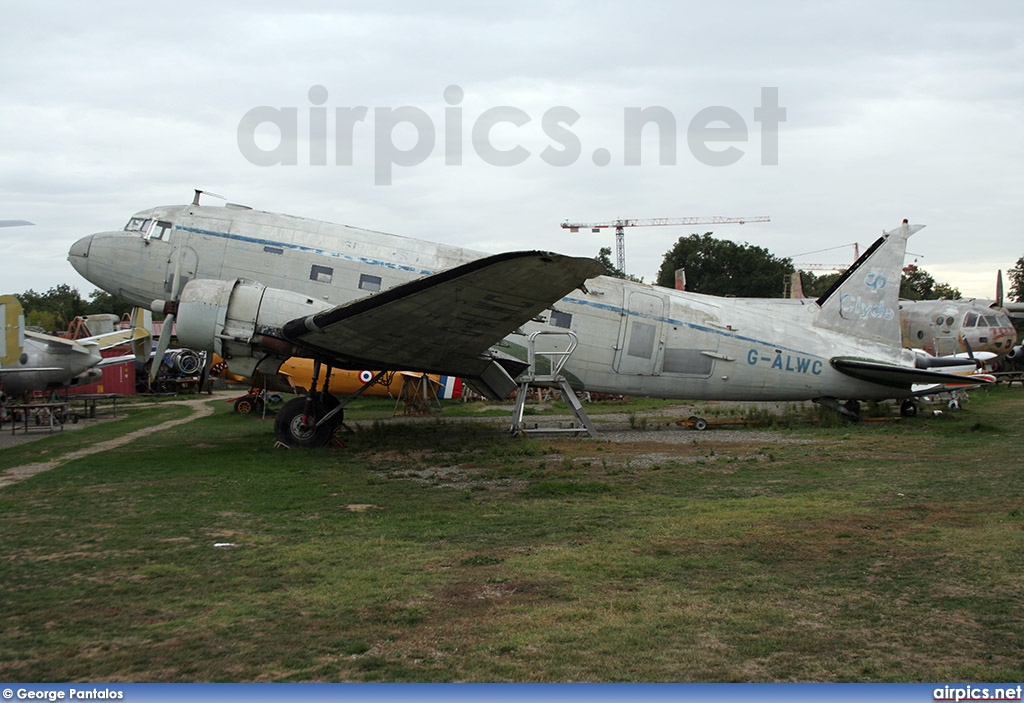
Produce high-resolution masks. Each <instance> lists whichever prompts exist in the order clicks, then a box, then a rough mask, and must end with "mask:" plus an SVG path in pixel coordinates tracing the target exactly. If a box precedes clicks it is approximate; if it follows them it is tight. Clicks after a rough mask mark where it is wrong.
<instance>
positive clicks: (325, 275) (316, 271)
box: [309, 264, 334, 283]
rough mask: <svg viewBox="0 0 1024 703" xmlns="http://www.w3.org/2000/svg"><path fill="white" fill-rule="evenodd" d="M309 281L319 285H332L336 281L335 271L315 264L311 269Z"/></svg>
mask: <svg viewBox="0 0 1024 703" xmlns="http://www.w3.org/2000/svg"><path fill="white" fill-rule="evenodd" d="M309 280H311V281H316V282H317V283H330V282H331V281H332V280H334V269H332V268H331V267H330V266H318V265H317V264H313V266H312V268H310V269H309Z"/></svg>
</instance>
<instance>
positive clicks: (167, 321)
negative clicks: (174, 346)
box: [149, 313, 174, 383]
mask: <svg viewBox="0 0 1024 703" xmlns="http://www.w3.org/2000/svg"><path fill="white" fill-rule="evenodd" d="M173 330H174V313H171V314H169V315H167V317H165V318H164V326H163V328H162V329H161V330H160V341H159V342H157V345H156V351H155V352H153V361H152V363H151V364H150V365H149V382H150V383H153V381H155V380H156V375H157V374H158V373H159V372H160V364H162V363H163V360H164V354H166V353H167V347H169V346H171V332H172V331H173Z"/></svg>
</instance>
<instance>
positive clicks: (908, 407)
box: [900, 400, 917, 417]
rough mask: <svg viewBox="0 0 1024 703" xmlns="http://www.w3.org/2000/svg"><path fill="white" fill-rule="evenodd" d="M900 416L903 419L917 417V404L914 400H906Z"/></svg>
mask: <svg viewBox="0 0 1024 703" xmlns="http://www.w3.org/2000/svg"><path fill="white" fill-rule="evenodd" d="M900 415H902V416H903V417H917V403H915V402H914V401H912V400H904V401H903V402H902V403H900Z"/></svg>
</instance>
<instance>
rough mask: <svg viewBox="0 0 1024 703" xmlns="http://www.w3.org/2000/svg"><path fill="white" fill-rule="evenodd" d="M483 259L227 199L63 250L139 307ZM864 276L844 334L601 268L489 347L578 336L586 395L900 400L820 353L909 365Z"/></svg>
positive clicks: (338, 284)
mask: <svg viewBox="0 0 1024 703" xmlns="http://www.w3.org/2000/svg"><path fill="white" fill-rule="evenodd" d="M483 256H484V254H483V253H481V252H475V251H471V250H467V249H462V248H458V247H453V246H447V245H444V244H438V243H433V242H428V241H423V240H417V239H411V238H408V237H401V236H397V235H393V234H386V233H382V232H374V231H371V230H365V229H360V228H356V227H349V226H344V225H337V224H332V223H328V222H321V221H317V220H310V219H304V218H298V217H291V216H287V215H280V214H273V213H266V212H260V211H255V210H250V209H248V208H241V207H240V206H227V207H211V206H200V205H186V206H169V207H159V208H153V209H150V210H144V211H141V212H139V213H137V214H136V215H134V216H133V217H132V218H131V220H130V222H129V225H128V226H127V227H126V228H125V230H121V231H116V232H103V233H98V234H94V235H90V236H88V237H85V238H83V239H81V240H79V241H78V242H76V243H75V244H74V245H73V246H72V248H71V251H70V256H69V259H70V261H71V262H72V264H73V265H74V267H75V269H76V270H78V272H79V273H80V274H81V275H82V276H84V277H85V278H86V279H88V280H89V281H91V282H92V283H94V284H95V285H97V286H98V287H100V288H102V289H103V290H105V291H108V292H110V293H114V294H118V295H121V296H122V297H124V298H126V299H128V300H130V301H132V302H133V303H136V304H139V305H148V304H150V303H151V302H152V301H154V300H160V299H164V298H166V297H167V296H168V294H169V292H170V291H171V289H172V286H173V280H174V277H175V275H177V276H179V277H180V278H181V281H182V282H184V281H188V280H193V279H221V280H231V279H235V278H241V279H248V280H254V281H258V282H259V283H261V284H263V285H265V286H267V287H268V288H278V289H284V290H289V291H294V292H296V293H301V294H302V295H305V296H309V298H310V299H313V300H316V301H318V303H320V304H321V305H322V306H323V307H327V306H334V305H339V304H342V303H346V302H349V301H352V300H355V299H358V298H362V297H365V296H369V295H373V294H375V293H377V292H378V291H382V290H386V289H389V288H392V287H394V286H396V285H399V284H401V283H405V282H408V281H411V280H413V279H418V278H421V277H424V276H429V275H431V274H434V273H437V272H439V271H443V270H446V269H449V268H451V267H453V266H457V265H459V264H464V263H467V262H469V261H473V260H476V259H479V258H481V257H483ZM901 260H902V259H901ZM872 275H875V274H870V273H869V274H868V278H867V279H866V282H865V283H864V289H863V297H862V296H861V295H860V293H859V292H855V293H853V294H846V295H844V299H843V301H842V306H843V312H842V315H841V316H842V317H843V318H844V319H843V320H842V321H839V322H837V323H836V324H839V325H842V329H844V330H845V329H847V328H849V329H850V330H852V331H853V332H855V333H854V334H843V333H842V332H841V331H837V330H838V329H839V327H837V326H836V325H835V324H834V325H832V327H831V329H830V328H829V326H827V325H826V326H824V327H822V326H816V325H815V324H814V322H815V319H816V316H817V315H819V314H820V313H821V312H822V310H821V309H820V308H819V306H818V305H817V304H816V303H815V301H813V300H781V299H780V300H751V299H738V298H719V297H714V296H705V295H700V294H696V293H688V292H683V291H676V290H672V289H668V288H661V287H657V286H651V285H647V284H642V283H635V282H631V281H624V280H621V279H617V278H610V277H604V276H602V277H598V278H595V279H591V280H588V281H587V283H586V290H585V291H583V290H579V291H575V292H574V293H573V294H571V295H569V296H567V297H565V298H563V299H562V300H560V301H558V302H557V303H555V304H554V305H552V306H551V309H550V310H548V311H547V312H546V313H545V314H544V315H542V316H541V317H540V318H538V319H536V320H535V321H534V322H531V323H529V324H528V325H526V326H525V327H524V328H523V329H522V333H523V334H512V335H509V337H507V338H506V339H505V340H504V342H502V343H501V344H500V345H499V347H500V348H501V350H502V351H505V352H511V353H513V355H520V356H521V355H522V351H523V346H524V344H525V337H524V334H529V333H531V332H534V331H539V330H545V331H554V332H558V331H569V330H571V331H572V332H573V333H575V335H576V336H577V337H578V339H579V346H578V348H577V349H576V350H575V352H574V353H573V355H572V357H571V358H570V360H569V362H568V364H567V365H566V367H565V370H566V372H567V375H569V376H570V378H573V380H574V381H575V382H576V384H578V385H581V386H582V387H585V388H586V389H588V390H592V391H597V392H609V393H621V394H630V395H646V396H653V397H666V398H688V399H721V400H733V399H736V400H740V399H742V400H757V399H764V400H804V399H816V398H822V397H830V398H841V399H858V400H869V399H881V398H893V397H901V396H902V395H904V394H905V393H904V391H902V390H900V389H898V388H890V387H885V386H882V385H879V384H878V383H872V382H867V381H861V380H858V379H855V378H851V377H850V376H848V375H845V374H842V373H839V372H838V371H836V370H835V369H834V368H833V367H832V366H831V365H830V363H829V359H830V358H833V357H836V356H847V357H869V358H872V359H876V360H884V361H888V362H891V363H894V364H896V363H900V364H904V365H910V366H913V360H912V353H911V352H909V351H905V350H901V349H900V348H899V341H898V333H897V340H896V341H895V343H888V342H887V340H882V339H873V338H872V337H871V335H870V334H867V335H859V334H856V328H857V327H858V325H865V326H866V325H868V324H869V322H870V320H871V318H877V317H879V316H889V317H890V318H891V317H892V316H893V315H898V312H897V311H896V310H894V309H893V308H894V307H895V305H893V306H892V307H888V308H887V307H885V306H882V305H879V304H877V303H875V302H873V301H874V300H875V298H873V297H872V295H873V294H874V293H876V292H877V291H876V290H872V287H874V288H877V285H878V283H877V280H874V279H871V278H870V276H872ZM520 285H522V286H530V285H531V282H530V281H529V280H524V281H522V282H521V284H520ZM897 324H898V323H897ZM551 339H552V340H554V341H552V342H551V343H552V344H555V345H556V346H557V345H558V344H561V342H560V341H558V338H557V337H552V338H551ZM424 370H429V371H438V372H443V369H424Z"/></svg>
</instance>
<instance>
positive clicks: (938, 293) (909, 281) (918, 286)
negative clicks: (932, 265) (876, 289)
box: [900, 264, 961, 300]
mask: <svg viewBox="0 0 1024 703" xmlns="http://www.w3.org/2000/svg"><path fill="white" fill-rule="evenodd" d="M960 297H961V295H960V291H959V290H958V289H956V288H954V287H953V286H951V285H949V284H948V283H936V282H935V278H934V277H933V276H932V275H931V274H930V273H928V272H927V271H925V270H924V269H923V268H921V267H920V266H915V265H914V264H910V265H909V266H906V267H904V269H903V275H902V276H901V277H900V298H901V299H902V300H938V299H939V298H947V299H949V300H957V299H959V298H960Z"/></svg>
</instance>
